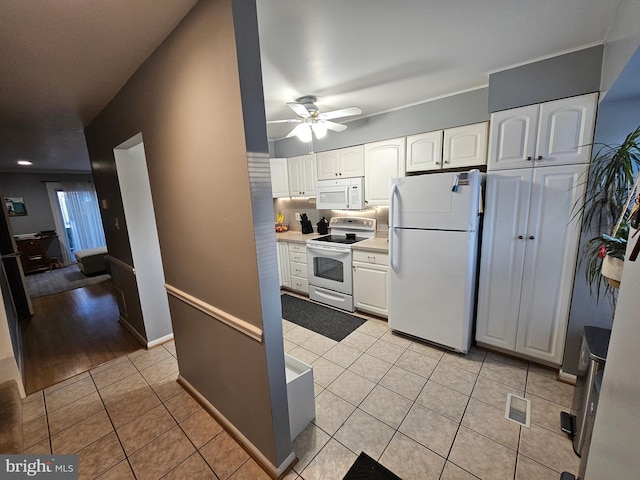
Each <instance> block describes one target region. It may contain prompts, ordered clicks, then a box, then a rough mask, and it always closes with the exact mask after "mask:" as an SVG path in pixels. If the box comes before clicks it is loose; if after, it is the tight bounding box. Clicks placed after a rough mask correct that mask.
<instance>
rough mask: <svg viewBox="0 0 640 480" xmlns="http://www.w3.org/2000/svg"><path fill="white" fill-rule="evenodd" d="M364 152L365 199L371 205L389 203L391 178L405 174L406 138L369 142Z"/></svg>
mask: <svg viewBox="0 0 640 480" xmlns="http://www.w3.org/2000/svg"><path fill="white" fill-rule="evenodd" d="M364 152H365V153H364V160H365V165H366V168H365V170H366V172H367V174H366V176H365V177H364V182H365V187H364V195H365V199H366V201H367V203H368V205H369V206H374V205H389V189H390V179H391V178H394V177H404V174H405V170H404V165H405V139H404V138H396V139H392V140H385V141H382V142H375V143H369V144H367V145H365V147H364Z"/></svg>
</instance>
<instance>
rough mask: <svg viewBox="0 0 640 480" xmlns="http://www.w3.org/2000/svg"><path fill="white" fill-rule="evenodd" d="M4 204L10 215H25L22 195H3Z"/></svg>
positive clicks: (25, 210)
mask: <svg viewBox="0 0 640 480" xmlns="http://www.w3.org/2000/svg"><path fill="white" fill-rule="evenodd" d="M4 206H5V208H6V209H7V213H8V214H9V216H10V217H24V216H25V215H27V207H25V205H24V198H22V197H4Z"/></svg>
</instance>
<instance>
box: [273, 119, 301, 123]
mask: <svg viewBox="0 0 640 480" xmlns="http://www.w3.org/2000/svg"><path fill="white" fill-rule="evenodd" d="M301 121H302V120H300V119H299V118H290V119H288V120H271V121H269V122H267V123H300V122H301Z"/></svg>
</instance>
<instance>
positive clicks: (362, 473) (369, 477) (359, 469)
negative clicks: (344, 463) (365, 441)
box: [343, 452, 402, 480]
mask: <svg viewBox="0 0 640 480" xmlns="http://www.w3.org/2000/svg"><path fill="white" fill-rule="evenodd" d="M343 480H402V479H401V478H400V477H399V476H397V475H396V474H395V473H393V472H392V471H391V470H389V469H388V468H387V467H385V466H383V465H380V464H379V463H378V462H376V461H375V460H374V459H373V458H371V457H370V456H369V455H367V454H366V453H364V452H362V453H361V454H360V455H359V456H358V458H356V461H355V462H353V465H351V468H350V469H349V471H348V472H347V474H346V475H345V476H344V478H343Z"/></svg>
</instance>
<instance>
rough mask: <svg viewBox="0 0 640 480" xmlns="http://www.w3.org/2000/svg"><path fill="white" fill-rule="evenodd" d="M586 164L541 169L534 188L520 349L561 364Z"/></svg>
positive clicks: (518, 342) (527, 353)
mask: <svg viewBox="0 0 640 480" xmlns="http://www.w3.org/2000/svg"><path fill="white" fill-rule="evenodd" d="M587 168H588V167H587V165H584V166H583V165H580V166H561V167H552V168H537V169H535V173H534V180H533V187H532V192H531V207H530V213H529V225H528V231H527V240H526V243H527V251H526V256H525V260H524V272H525V274H524V277H523V281H522V296H521V304H520V318H519V326H518V338H517V347H516V350H517V351H518V352H520V353H523V354H526V355H530V356H532V357H535V358H540V359H542V360H546V361H548V362H552V363H554V364H557V365H560V364H561V363H562V354H563V351H564V341H565V335H566V328H567V320H568V317H569V306H570V303H571V291H572V288H573V279H574V273H575V267H576V259H577V249H578V240H579V238H580V227H581V224H580V221H579V219H576V218H573V216H574V215H573V212H574V205H575V203H576V201H578V200H579V199H581V198H582V197H583V195H584V183H585V179H586V175H587Z"/></svg>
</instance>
